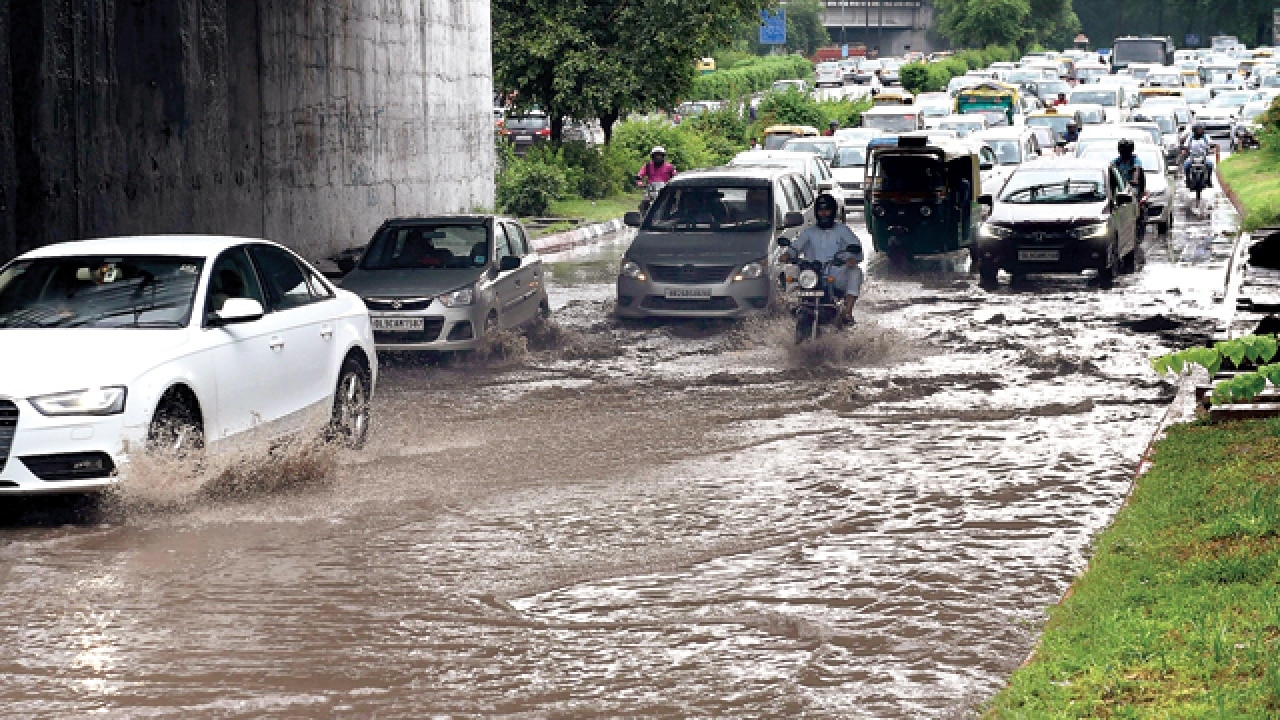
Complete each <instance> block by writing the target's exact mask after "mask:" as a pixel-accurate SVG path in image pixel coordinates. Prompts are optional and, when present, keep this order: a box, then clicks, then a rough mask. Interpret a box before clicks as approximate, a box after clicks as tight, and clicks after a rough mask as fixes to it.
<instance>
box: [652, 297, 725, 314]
mask: <svg viewBox="0 0 1280 720" xmlns="http://www.w3.org/2000/svg"><path fill="white" fill-rule="evenodd" d="M641 307H643V308H646V309H648V310H691V311H698V310H701V311H703V312H724V311H726V310H737V309H738V303H737V302H735V301H734V299H733V298H731V297H713V298H711V299H709V300H668V299H667V298H665V297H663V296H661V295H650V296H649V297H647V298H645V299H644V302H643V303H642V304H641Z"/></svg>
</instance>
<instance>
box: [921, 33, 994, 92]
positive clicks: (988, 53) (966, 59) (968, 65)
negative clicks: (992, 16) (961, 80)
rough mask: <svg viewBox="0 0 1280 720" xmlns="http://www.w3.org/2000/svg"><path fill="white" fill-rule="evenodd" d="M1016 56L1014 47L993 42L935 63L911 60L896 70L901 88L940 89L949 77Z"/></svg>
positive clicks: (945, 85)
mask: <svg viewBox="0 0 1280 720" xmlns="http://www.w3.org/2000/svg"><path fill="white" fill-rule="evenodd" d="M1017 56H1018V52H1017V48H1015V47H1003V46H999V45H992V46H990V47H988V48H987V49H986V50H964V51H961V52H960V53H958V54H956V55H955V56H953V57H949V58H945V59H943V60H940V61H938V62H931V63H911V64H909V65H904V66H902V68H901V69H900V70H899V71H898V77H899V78H900V79H901V81H902V87H904V88H906V89H907V90H908V91H909V92H912V93H915V94H920V93H922V92H942V91H943V90H946V89H947V83H948V82H950V81H951V78H953V77H957V76H960V75H964V74H965V73H966V72H969V71H970V70H981V69H983V68H986V67H988V66H990V65H991V63H993V62H1005V61H1007V60H1008V59H1009V58H1011V57H1012V58H1016V57H1017Z"/></svg>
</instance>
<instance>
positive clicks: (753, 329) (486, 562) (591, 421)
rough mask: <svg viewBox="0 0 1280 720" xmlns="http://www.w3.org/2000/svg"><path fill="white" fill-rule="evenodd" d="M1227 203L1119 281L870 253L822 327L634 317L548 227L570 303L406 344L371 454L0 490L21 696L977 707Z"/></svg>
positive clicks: (1205, 275) (47, 699)
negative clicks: (848, 325)
mask: <svg viewBox="0 0 1280 720" xmlns="http://www.w3.org/2000/svg"><path fill="white" fill-rule="evenodd" d="M1211 207H1213V208H1216V209H1215V210H1212V211H1208V212H1206V213H1205V215H1204V217H1202V218H1201V217H1190V218H1189V217H1187V216H1186V215H1185V214H1183V215H1180V216H1179V218H1178V221H1177V223H1176V224H1175V228H1174V231H1173V232H1172V233H1171V234H1170V235H1169V236H1168V237H1155V236H1154V233H1153V234H1152V237H1150V238H1149V240H1148V244H1147V252H1146V262H1145V265H1144V266H1143V267H1142V269H1141V270H1140V271H1139V273H1138V274H1136V275H1133V276H1126V277H1123V278H1122V279H1121V280H1120V281H1119V282H1118V283H1117V285H1116V287H1115V289H1112V290H1099V289H1098V288H1096V287H1093V286H1092V285H1091V284H1090V283H1089V282H1088V281H1087V280H1085V279H1083V278H1068V277H1045V278H1037V277H1033V278H1031V279H1028V280H1027V281H1025V282H1024V283H1021V284H1019V285H1018V286H1016V287H1011V286H1009V285H1008V279H1007V278H1005V279H1004V280H1003V282H1002V284H1001V287H1000V288H999V289H998V290H997V291H995V292H992V293H987V292H984V291H982V290H979V289H978V288H977V287H976V286H975V282H974V278H973V277H971V276H970V275H968V274H967V273H966V272H965V271H964V269H963V267H959V268H957V267H955V266H953V264H950V263H945V262H944V263H932V264H929V263H922V264H921V266H920V267H919V268H917V272H916V273H914V274H911V275H895V274H893V273H889V272H887V271H886V269H885V267H884V265H883V263H880V262H879V261H876V260H873V261H872V262H871V271H870V277H871V282H870V290H869V292H868V294H867V296H866V297H865V298H864V299H863V300H862V301H861V304H860V307H859V315H860V318H861V321H860V324H859V326H858V328H857V329H855V330H853V331H850V332H848V333H847V334H846V335H844V336H841V337H839V338H837V339H834V340H829V341H826V342H824V343H821V344H820V345H819V346H816V347H808V348H803V349H800V350H797V349H795V348H794V347H793V346H792V345H791V344H790V342H789V338H790V336H791V332H790V327H789V324H788V321H787V320H786V319H785V318H766V319H759V320H752V321H748V322H742V323H703V322H683V323H665V324H664V323H621V322H618V321H616V320H613V319H611V317H610V315H609V313H608V310H609V307H610V299H611V297H612V292H613V291H612V285H611V282H612V277H613V273H614V272H616V267H617V262H618V257H619V256H620V254H621V251H622V250H623V249H624V247H625V239H614V240H611V241H609V242H606V243H605V244H603V245H601V246H598V247H595V248H591V249H583V250H578V251H575V252H574V253H570V254H565V255H560V256H555V257H553V258H551V260H553V261H554V264H553V265H552V271H551V276H552V278H553V283H554V284H553V287H552V297H553V304H554V305H555V308H556V312H555V320H554V323H553V324H552V326H551V327H548V328H542V329H540V330H539V331H538V332H536V333H533V334H532V336H531V337H528V338H525V337H509V338H505V339H504V340H503V341H502V342H500V343H498V344H496V345H495V347H494V348H492V351H491V352H490V353H488V354H487V355H486V357H485V359H483V360H482V361H481V362H479V363H478V366H476V367H472V366H467V365H460V364H451V363H443V364H441V363H422V362H409V361H403V360H397V361H393V362H388V363H387V364H386V365H385V367H384V374H383V378H382V384H381V387H380V388H379V396H378V404H377V428H376V431H375V433H374V435H373V438H372V440H371V442H370V444H369V446H368V447H367V449H365V450H364V451H362V452H359V453H349V454H333V453H319V454H315V455H306V456H303V457H301V458H300V459H297V458H295V460H294V462H293V464H292V465H291V466H290V467H289V468H288V470H289V472H290V473H292V474H291V475H289V476H288V477H289V478H290V480H289V481H288V482H275V481H272V480H271V478H273V477H276V475H275V474H273V471H272V470H271V469H270V468H267V469H265V470H262V469H261V468H259V472H258V474H256V475H255V474H254V473H248V474H246V475H244V476H243V477H241V479H240V480H239V481H238V485H236V486H235V487H236V489H235V492H219V491H218V488H219V487H222V486H218V485H216V484H214V485H212V486H211V487H205V488H204V489H203V490H201V489H199V487H198V486H199V485H200V483H199V482H197V483H196V486H197V487H195V488H193V487H192V486H190V485H182V484H178V483H177V481H176V480H175V479H174V478H173V477H171V475H170V474H169V473H166V472H161V471H158V470H155V469H152V470H151V471H149V472H139V473H136V474H135V476H133V477H130V478H128V479H127V480H126V483H125V485H124V488H123V490H122V492H121V493H120V496H119V497H118V498H117V499H116V500H115V501H113V502H112V503H111V504H110V505H109V506H108V507H107V508H105V509H103V508H95V507H92V506H86V505H85V504H84V503H76V502H70V501H38V502H31V503H21V504H18V505H14V506H11V507H9V508H6V510H5V513H4V517H3V522H4V525H3V527H0V583H2V586H3V588H4V591H5V592H4V597H5V612H4V613H3V614H0V675H2V676H3V677H4V682H3V683H2V684H0V716H2V717H13V718H18V717H22V718H79V717H90V716H95V717H96V716H101V717H112V718H116V717H118V718H170V717H174V718H177V717H181V718H348V717H349V718H373V717H377V718H426V717H441V718H443V717H508V718H543V717H546V718H596V717H598V718H613V717H682V718H683V717H717V718H721V717H744V718H746V717H770V718H776V717H813V718H930V717H937V718H950V717H957V716H964V715H965V714H967V713H969V712H971V711H972V710H973V709H974V708H975V707H976V706H977V705H979V704H980V703H981V702H982V701H983V700H985V699H986V698H988V697H990V696H991V694H992V693H994V692H995V691H997V690H998V689H999V688H1000V687H1001V685H1002V683H1003V682H1004V680H1005V679H1006V678H1007V676H1008V674H1009V673H1010V672H1011V671H1012V670H1013V669H1014V668H1015V667H1017V665H1018V664H1019V663H1020V662H1021V661H1022V660H1023V658H1024V657H1025V656H1026V654H1027V652H1028V651H1029V650H1030V649H1031V648H1032V646H1033V644H1034V641H1035V636H1036V632H1037V631H1038V628H1039V627H1040V626H1041V625H1042V623H1043V621H1044V618H1045V608H1046V606H1048V605H1050V604H1052V603H1053V602H1055V601H1056V600H1057V598H1058V597H1059V596H1060V595H1061V593H1062V592H1063V591H1064V590H1065V588H1066V587H1067V585H1068V584H1069V583H1070V581H1071V579H1072V577H1073V576H1074V575H1075V574H1077V573H1078V572H1079V571H1080V570H1081V569H1082V568H1083V566H1084V563H1085V560H1086V553H1087V549H1088V546H1089V542H1090V539H1091V537H1092V536H1093V535H1094V534H1095V533H1096V532H1097V531H1098V530H1099V529H1101V528H1102V527H1104V526H1105V525H1106V524H1107V523H1108V522H1109V520H1110V519H1111V518H1112V517H1113V515H1114V513H1115V511H1116V510H1117V508H1118V507H1119V505H1120V503H1121V502H1122V500H1123V497H1124V496H1125V494H1126V493H1127V491H1128V490H1129V487H1130V482H1131V478H1132V474H1133V472H1134V469H1135V467H1136V465H1137V462H1138V460H1139V458H1140V456H1141V455H1142V453H1143V451H1144V448H1145V446H1146V444H1147V442H1148V440H1149V438H1150V436H1151V434H1152V433H1153V431H1154V430H1155V428H1156V427H1157V425H1158V423H1159V421H1160V418H1161V416H1162V415H1163V413H1164V412H1165V409H1166V406H1167V404H1168V402H1169V401H1170V399H1171V394H1172V391H1171V388H1170V387H1169V386H1168V385H1167V384H1164V383H1162V382H1160V381H1159V380H1158V379H1157V378H1155V377H1154V376H1152V375H1151V373H1150V372H1149V370H1148V369H1147V364H1146V358H1147V357H1149V356H1150V355H1152V354H1154V353H1157V352H1160V351H1162V350H1165V349H1169V348H1172V347H1181V346H1183V345H1185V344H1187V343H1190V342H1195V341H1198V340H1201V339H1204V338H1206V337H1207V336H1209V335H1210V334H1211V333H1212V332H1213V329H1214V327H1215V325H1216V324H1218V323H1219V322H1220V318H1221V313H1222V306H1221V304H1220V303H1217V302H1215V299H1214V294H1215V292H1217V291H1219V290H1220V288H1221V281H1222V263H1223V262H1224V257H1223V256H1224V253H1225V252H1226V249H1227V248H1228V244H1227V241H1228V239H1229V237H1230V235H1231V231H1232V227H1231V225H1232V222H1233V220H1232V219H1231V217H1230V213H1229V210H1227V209H1226V208H1225V207H1223V206H1222V205H1221V204H1214V205H1211ZM307 462H311V463H313V465H312V466H311V470H310V473H311V475H310V477H309V478H308V471H307V465H306V463H307ZM255 478H257V480H255ZM255 482H257V483H261V485H260V486H259V487H256V488H255V487H254V483H255ZM157 498H163V499H164V500H163V501H157Z"/></svg>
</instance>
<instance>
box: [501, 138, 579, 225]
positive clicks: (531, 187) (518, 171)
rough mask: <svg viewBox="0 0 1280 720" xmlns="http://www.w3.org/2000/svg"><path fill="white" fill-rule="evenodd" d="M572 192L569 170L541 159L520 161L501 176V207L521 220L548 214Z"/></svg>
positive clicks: (514, 163) (529, 158)
mask: <svg viewBox="0 0 1280 720" xmlns="http://www.w3.org/2000/svg"><path fill="white" fill-rule="evenodd" d="M530 155H533V153H530ZM568 189H569V179H568V177H566V172H565V168H563V167H561V166H558V165H556V164H554V163H549V162H546V161H545V160H544V159H543V158H542V157H537V156H535V157H525V158H522V159H517V160H515V161H514V162H512V163H511V164H510V165H508V166H507V169H506V170H505V171H504V172H503V173H502V174H501V175H499V176H498V181H497V199H498V207H499V208H500V209H501V210H502V211H503V212H507V213H511V214H512V215H518V216H521V217H528V216H536V215H546V214H547V211H548V210H549V209H550V208H551V203H552V202H553V201H555V200H559V199H561V198H563V197H565V194H566V192H567V191H568Z"/></svg>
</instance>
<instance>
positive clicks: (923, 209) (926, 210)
mask: <svg viewBox="0 0 1280 720" xmlns="http://www.w3.org/2000/svg"><path fill="white" fill-rule="evenodd" d="M920 214H921V215H923V216H925V217H929V216H930V215H932V214H933V210H932V209H930V207H929V206H928V205H921V206H920Z"/></svg>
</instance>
